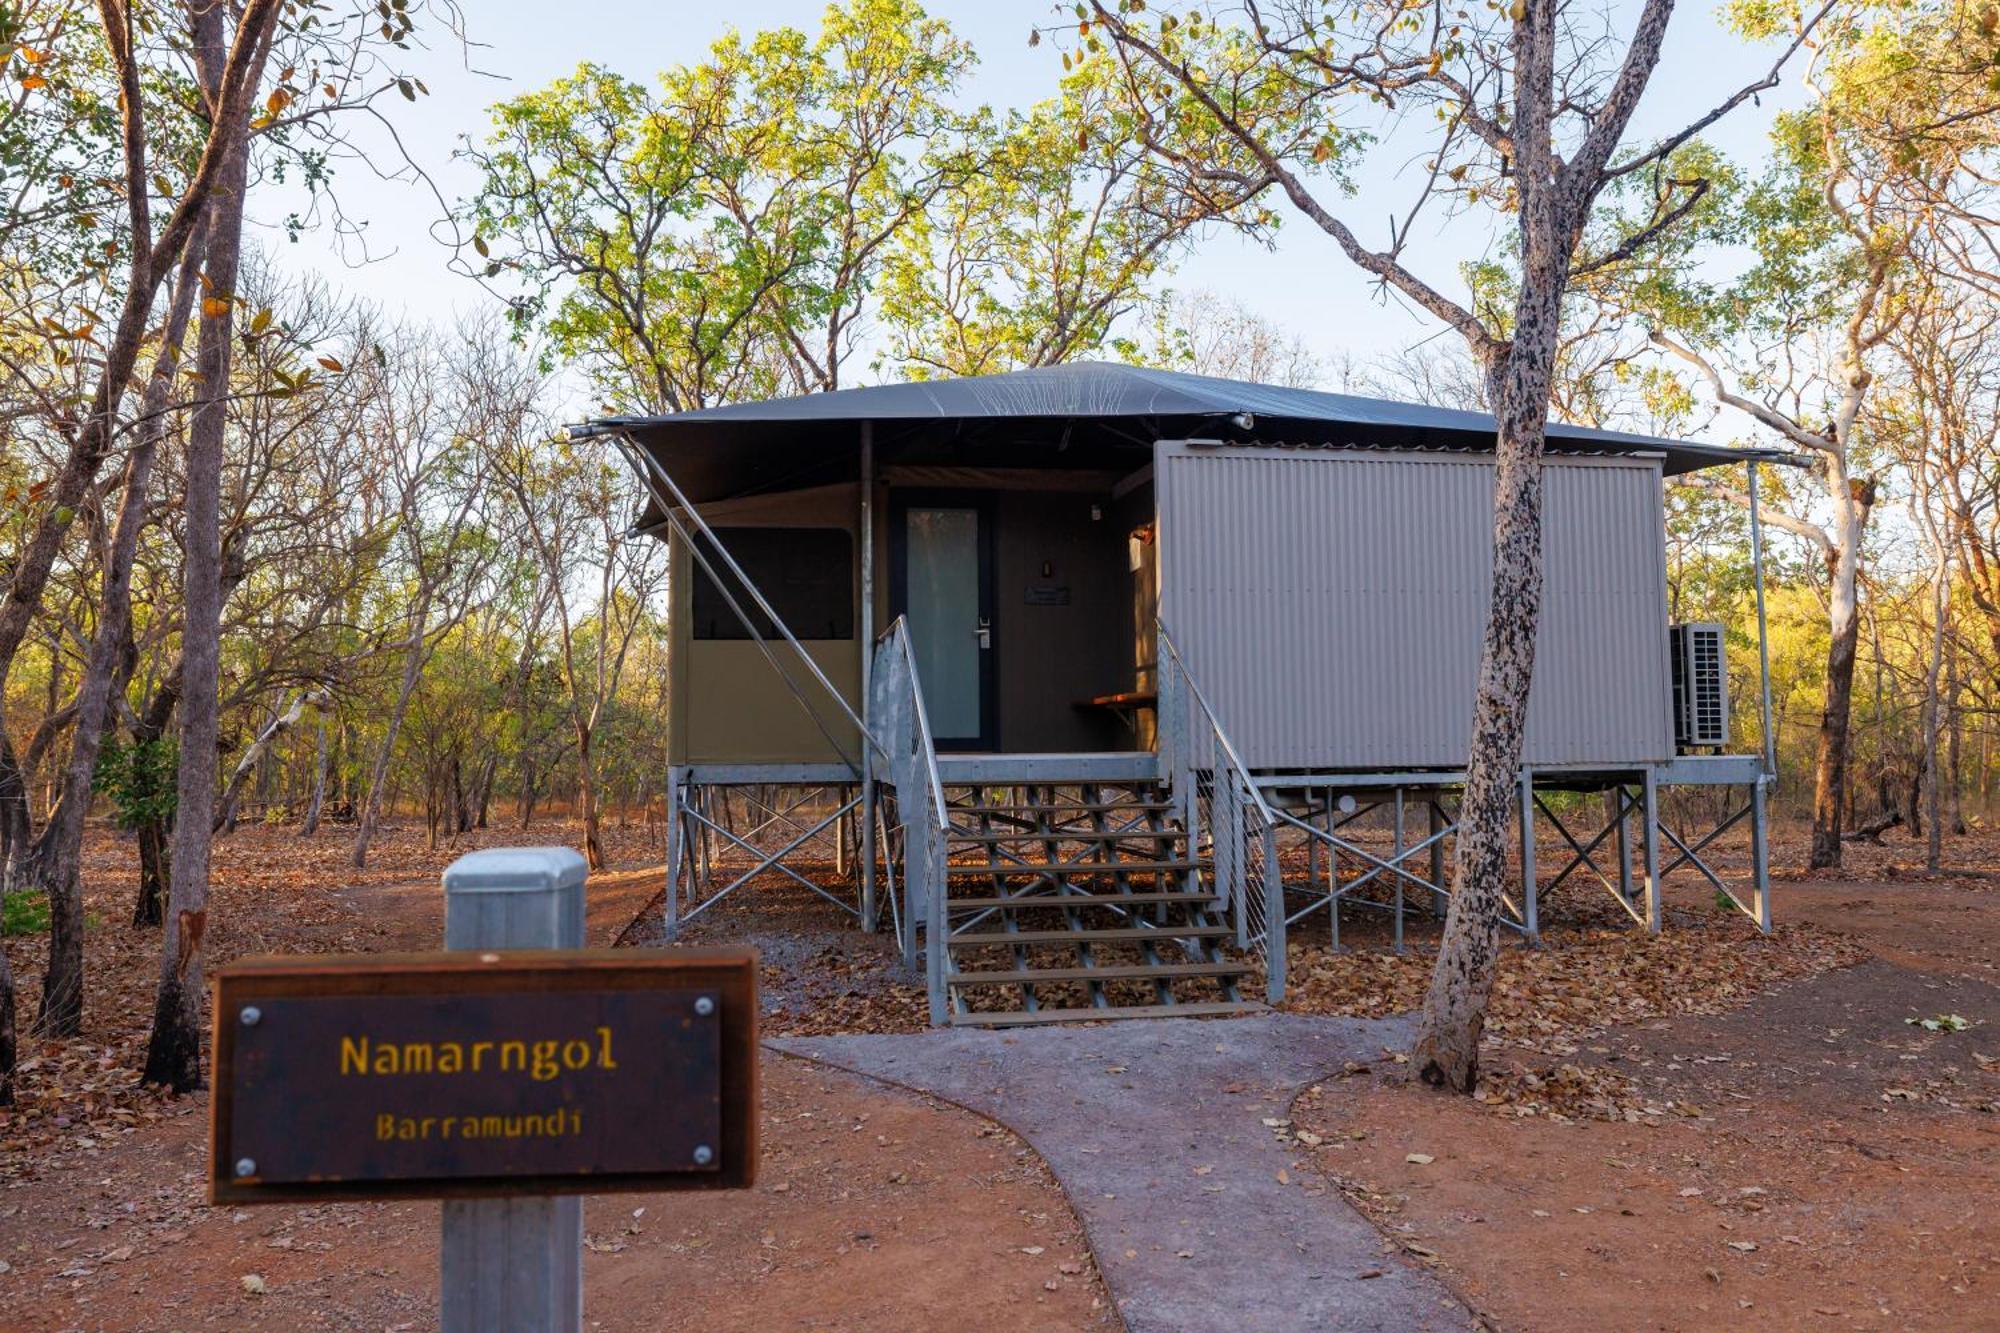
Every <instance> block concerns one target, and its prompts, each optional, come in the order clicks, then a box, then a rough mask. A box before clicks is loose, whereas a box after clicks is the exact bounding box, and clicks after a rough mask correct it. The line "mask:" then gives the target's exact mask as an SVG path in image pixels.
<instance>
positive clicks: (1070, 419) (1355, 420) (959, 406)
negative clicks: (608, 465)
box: [576, 361, 1782, 500]
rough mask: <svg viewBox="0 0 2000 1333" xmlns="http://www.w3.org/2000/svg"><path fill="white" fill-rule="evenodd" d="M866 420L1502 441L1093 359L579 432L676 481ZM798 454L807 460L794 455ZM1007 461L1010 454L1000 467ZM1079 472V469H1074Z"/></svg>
mask: <svg viewBox="0 0 2000 1333" xmlns="http://www.w3.org/2000/svg"><path fill="white" fill-rule="evenodd" d="M864 421H866V422H874V423H876V427H877V432H878V434H877V438H878V442H879V443H882V444H885V445H888V446H891V447H897V446H902V447H909V446H920V445H921V444H923V443H926V442H927V443H929V444H931V445H942V444H944V443H949V444H951V445H953V446H955V447H956V448H958V449H959V450H960V456H961V457H964V456H965V455H966V454H967V453H969V452H974V451H976V452H977V453H979V454H981V455H983V456H984V457H985V458H986V459H987V460H988V461H991V462H994V463H1002V462H1028V461H1030V459H1029V458H1025V457H1021V456H1020V454H1021V451H1028V452H1029V453H1030V454H1032V453H1033V452H1034V451H1036V450H1037V448H1038V447H1039V448H1048V447H1050V446H1051V445H1052V444H1053V445H1054V446H1055V447H1058V448H1060V449H1061V450H1063V451H1064V452H1068V451H1070V450H1071V449H1072V446H1083V447H1084V448H1085V450H1086V451H1087V449H1088V447H1089V446H1091V445H1093V444H1095V445H1097V446H1100V447H1112V448H1116V447H1117V446H1118V445H1119V443H1120V442H1123V444H1124V445H1125V447H1127V448H1131V447H1149V446H1150V444H1151V442H1152V441H1153V440H1158V439H1179V438H1187V437H1190V436H1193V437H1212V438H1218V439H1222V440H1224V441H1225V442H1229V443H1242V444H1250V443H1264V444H1288V443H1296V444H1313V445H1347V446H1352V447H1369V448H1391V449H1395V448H1402V449H1456V450H1473V451H1476V450H1482V449H1491V448H1492V447H1493V433H1494V426H1493V418H1492V417H1490V416H1488V415H1487V414H1485V413H1483V412H1465V411H1459V410H1456V409H1452V408H1444V407H1430V406H1426V405H1423V404H1419V403H1402V402H1394V401H1390V400H1387V399H1380V398H1362V397H1357V396H1356V395H1353V394H1345V393H1325V392H1322V391H1320V390H1316V389H1292V388H1285V387H1282V386H1280V385H1274V384H1253V383H1248V382H1244V381H1239V380H1227V379H1218V378H1214V377H1212V376H1207V375H1190V374H1186V373H1183V372H1179V371H1171V370H1154V369H1150V368H1147V367H1143V366H1128V365H1121V364H1116V363H1108V362H1088V361H1086V362H1073V363H1071V364H1068V365H1062V366H1053V367H1049V368H1047V369H1041V370H1019V371H1013V372H1010V373H1008V374H1004V375H977V376H967V377H964V378H960V379H944V380H928V381H921V382H911V383H899V384H883V385H878V386H874V387H870V388H863V389H843V390H840V391H838V392H835V393H820V394H808V395H804V396H801V397H796V398H776V399H771V400H768V401H765V402H755V403H734V404H730V405H729V406H726V407H712V408H706V409H703V410H700V411H694V412H682V413H677V414H675V415H672V416H656V417H604V418H599V419H598V420H596V421H592V422H589V423H587V424H586V425H584V426H581V427H578V428H576V431H577V433H579V434H582V435H593V434H602V433H606V432H610V431H618V432H621V433H626V434H629V435H630V436H632V437H633V438H634V439H635V440H637V441H638V442H639V443H641V444H642V445H644V446H645V447H647V448H649V449H652V450H654V451H655V452H656V453H658V454H659V455H661V457H662V461H663V462H666V463H667V465H668V466H669V468H671V469H673V470H674V471H675V473H676V475H677V476H678V475H680V474H681V473H682V471H683V467H684V466H685V465H686V464H688V463H690V462H693V461H695V459H694V458H693V457H692V455H696V454H702V453H708V452H709V451H710V450H713V449H718V448H728V447H730V446H737V447H754V446H759V445H764V446H772V447H774V448H777V449H779V450H782V451H784V453H786V454H787V455H790V457H789V459H788V460H787V461H788V462H789V463H791V464H793V465H794V468H793V470H794V471H796V468H797V466H802V465H807V464H809V462H810V455H811V454H812V453H814V452H817V451H818V450H821V449H828V450H831V449H835V448H837V449H838V452H839V453H840V454H841V455H843V456H847V455H851V453H852V445H853V443H854V441H855V440H856V439H857V438H858V437H857V430H858V427H859V424H860V423H861V422H864ZM1548 442H1549V449H1550V450H1551V451H1552V452H1556V453H1594V454H1604V453H1612V454H1631V453H1658V454H1661V455H1663V456H1664V460H1665V461H1664V467H1665V470H1666V472H1667V473H1668V474H1669V475H1674V474H1678V473H1683V472H1691V471H1694V470H1696V469H1698V468H1704V467H1713V466H1716V465H1718V464H1723V463H1741V462H1743V461H1745V460H1747V459H1748V458H1751V457H1773V458H1776V457H1782V455H1778V454H1768V453H1765V452H1761V451H1760V452H1757V453H1752V452H1751V451H1747V450H1740V449H1727V448H1719V447H1717V446H1714V445H1704V444H1695V443H1691V442H1688V441H1684V440H1670V439H1660V438H1655V437H1652V436H1645V435H1633V434H1627V433H1625V432H1621V431H1608V430H1596V429H1593V428H1591V427H1587V426H1571V425H1564V424H1560V423H1551V424H1550V426H1549V428H1548ZM801 449H803V450H804V451H805V452H804V453H803V454H800V453H796V452H794V451H798V450H801ZM1002 450H1007V451H1008V454H1009V456H1000V454H999V451H1002ZM709 461H710V462H711V463H713V462H716V461H719V460H712V459H711V460H709ZM744 461H747V460H744ZM1081 461H1082V460H1081V457H1078V458H1076V459H1074V460H1072V461H1071V463H1070V465H1080V464H1081ZM696 470H697V471H702V472H706V471H709V470H710V468H707V467H698V468H697V469H696ZM722 470H723V471H725V472H731V473H736V472H738V471H739V470H738V469H737V468H733V467H728V468H724V469H722ZM756 470H757V471H763V469H756ZM718 479H719V478H718ZM693 489H694V490H696V491H701V492H708V493H709V494H711V495H712V494H714V493H715V491H716V488H715V487H714V486H712V485H705V484H701V483H700V482H699V481H697V484H696V485H695V487H694V488H693ZM728 489H730V488H728V487H725V488H724V490H725V491H726V490H728ZM695 498H696V499H697V500H699V499H702V498H704V496H703V495H699V494H697V495H696V496H695Z"/></svg>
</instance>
